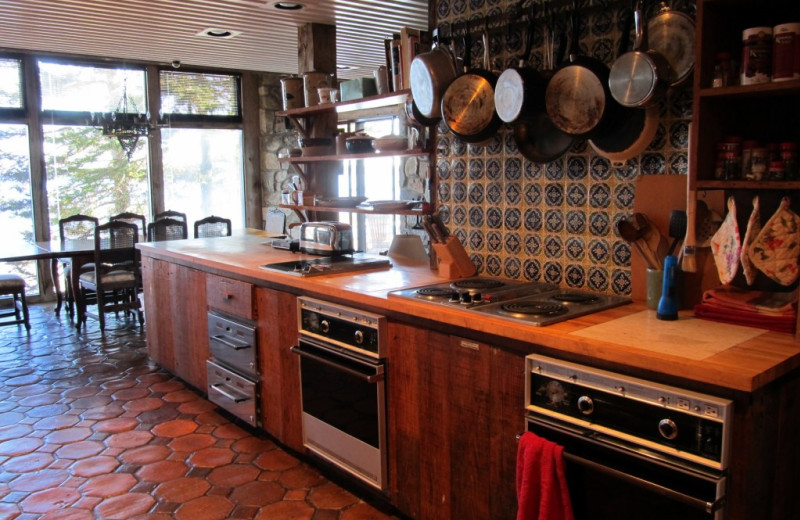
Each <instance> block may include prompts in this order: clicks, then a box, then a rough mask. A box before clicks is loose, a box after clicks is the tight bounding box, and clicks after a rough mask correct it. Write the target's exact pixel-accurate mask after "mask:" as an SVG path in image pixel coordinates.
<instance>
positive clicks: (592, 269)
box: [434, 0, 692, 295]
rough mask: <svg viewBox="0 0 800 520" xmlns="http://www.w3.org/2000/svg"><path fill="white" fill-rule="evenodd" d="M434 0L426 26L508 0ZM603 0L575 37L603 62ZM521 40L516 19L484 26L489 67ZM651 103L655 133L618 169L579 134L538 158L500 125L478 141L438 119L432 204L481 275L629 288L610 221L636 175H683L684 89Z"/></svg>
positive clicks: (610, 48) (484, 11) (606, 22)
mask: <svg viewBox="0 0 800 520" xmlns="http://www.w3.org/2000/svg"><path fill="white" fill-rule="evenodd" d="M434 1H436V4H435V7H436V9H435V13H436V17H437V19H436V21H435V23H434V26H441V25H443V24H445V25H446V24H448V23H449V24H458V23H461V22H464V21H466V20H476V19H480V18H482V17H484V16H487V15H492V16H494V15H498V14H503V13H506V12H507V11H508V10H510V9H512V8H513V6H514V5H515V4H517V3H518V2H516V1H509V0H434ZM610 5H611V6H613V7H609V8H608V9H607V10H597V9H595V10H594V14H591V15H590V16H589V17H587V18H584V21H583V22H582V24H581V26H582V29H581V40H580V44H581V52H582V53H584V54H589V55H591V56H594V57H596V58H598V59H601V60H602V61H604V62H605V63H606V64H608V65H609V66H610V65H611V64H612V63H613V61H614V57H615V52H616V49H617V47H618V45H617V42H618V39H619V35H620V29H619V26H620V20H619V18H620V16H619V14H620V8H619V7H618V6H619V5H622V4H614V3H611V4H610ZM541 29H542V27H541V26H540V27H538V30H537V32H536V37H535V39H534V52H533V55H532V58H531V60H530V64H531V65H532V66H534V67H537V68H540V67H541V63H542V47H541V41H542V38H541ZM474 40H476V41H474V43H473V45H472V62H473V64H480V59H481V55H482V49H481V45H480V39H479V38H474ZM523 40H524V36H523V34H522V33H521V31H520V30H519V29H517V28H513V29H512V30H510V31H509V30H507V29H501V30H496V31H492V34H491V36H490V55H491V56H492V57H493V59H492V68H493V69H495V70H502V69H503V68H505V67H506V66H511V65H515V64H516V61H517V59H518V58H517V56H518V55H519V53H520V52H521V50H522V47H523V43H522V42H523ZM457 50H458V46H457ZM659 109H660V114H661V118H660V122H659V128H658V132H657V134H656V137H655V138H654V139H653V141H652V143H651V144H650V145H649V147H648V148H647V149H646V151H645V152H644V153H643V154H641V155H640V156H638V157H636V158H634V159H631V160H629V161H628V162H627V163H626V164H625V165H624V166H623V167H622V168H616V167H613V166H612V165H611V164H610V162H609V161H608V160H607V159H605V158H603V157H601V156H599V155H597V154H596V153H595V152H594V150H593V149H592V148H591V146H589V144H588V142H585V141H581V142H578V143H577V144H576V145H575V146H573V147H572V148H571V149H570V150H569V151H568V152H567V153H566V154H565V155H564V156H562V157H561V158H559V159H557V160H555V161H553V162H550V163H547V164H538V163H534V162H531V161H529V160H528V159H526V158H525V157H523V156H522V155H521V154H520V153H519V151H518V149H517V145H516V143H515V141H514V137H513V131H512V130H511V129H510V127H508V126H506V125H503V127H501V130H500V132H499V133H498V134H497V135H496V136H494V138H492V139H491V141H490V142H489V143H488V144H486V145H485V146H475V145H471V144H466V143H464V142H462V141H461V140H460V139H459V138H458V137H456V136H454V135H453V134H451V133H449V132H448V131H447V128H446V127H445V126H444V125H443V124H440V125H439V127H438V128H437V142H436V151H435V153H436V168H435V172H436V186H437V194H436V197H437V208H436V209H437V211H438V212H439V214H440V215H441V217H442V219H443V220H444V222H445V223H446V224H447V226H448V227H449V228H450V230H451V232H453V233H454V234H455V235H457V236H458V237H459V239H460V240H461V242H462V244H464V247H465V248H466V250H467V252H468V253H469V254H470V257H471V258H472V260H473V262H474V263H475V265H476V266H477V268H478V271H479V272H480V273H481V274H483V275H486V276H499V277H503V278H512V279H527V280H540V281H546V282H552V283H556V284H559V285H560V286H562V287H570V288H580V289H587V290H592V291H599V292H605V293H616V294H623V295H627V294H630V292H631V273H630V259H631V249H630V247H629V246H628V244H627V243H626V242H625V241H623V240H622V239H621V238H620V237H619V236H617V233H616V226H615V224H616V222H617V220H619V219H620V218H623V217H626V216H629V215H630V214H631V213H632V212H633V202H634V198H635V196H636V184H635V181H636V179H637V177H638V176H639V175H676V174H686V172H687V153H686V152H687V147H688V126H689V121H690V120H691V117H692V93H691V89H690V88H685V89H683V90H677V91H674V92H669V94H668V95H667V97H666V98H665V99H664V100H662V101H661V103H660V106H659ZM640 203H641V201H640Z"/></svg>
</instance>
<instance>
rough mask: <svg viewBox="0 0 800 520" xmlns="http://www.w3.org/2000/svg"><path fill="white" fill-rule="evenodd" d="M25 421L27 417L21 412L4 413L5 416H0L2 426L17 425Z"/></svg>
mask: <svg viewBox="0 0 800 520" xmlns="http://www.w3.org/2000/svg"><path fill="white" fill-rule="evenodd" d="M23 419H25V415H24V414H21V413H19V412H4V413H3V414H0V426H8V425H10V424H17V423H18V422H20V421H21V420H23Z"/></svg>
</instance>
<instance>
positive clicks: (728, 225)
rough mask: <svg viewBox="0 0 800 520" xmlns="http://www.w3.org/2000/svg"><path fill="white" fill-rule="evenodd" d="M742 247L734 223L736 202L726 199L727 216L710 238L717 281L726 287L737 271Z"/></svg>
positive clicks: (737, 227)
mask: <svg viewBox="0 0 800 520" xmlns="http://www.w3.org/2000/svg"><path fill="white" fill-rule="evenodd" d="M741 250H742V245H741V241H740V237H739V224H737V223H736V202H735V201H734V200H733V197H728V214H727V215H726V216H725V220H723V221H722V225H721V226H720V227H719V229H718V230H717V232H716V233H714V236H713V237H711V253H712V254H713V255H714V262H715V263H716V264H717V274H719V281H720V282H722V284H723V285H728V284H729V283H731V281H733V278H734V277H735V276H736V271H738V270H739V257H740V253H741Z"/></svg>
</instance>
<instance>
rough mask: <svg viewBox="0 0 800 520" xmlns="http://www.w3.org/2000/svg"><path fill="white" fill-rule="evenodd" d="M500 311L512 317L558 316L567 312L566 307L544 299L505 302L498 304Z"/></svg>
mask: <svg viewBox="0 0 800 520" xmlns="http://www.w3.org/2000/svg"><path fill="white" fill-rule="evenodd" d="M500 312H501V313H503V314H508V315H511V316H514V317H523V316H544V317H547V316H558V315H559V314H564V313H565V312H567V308H566V307H564V306H563V305H560V304H558V303H551V302H546V301H535V300H534V301H521V302H513V301H512V302H506V303H504V304H502V305H501V306H500Z"/></svg>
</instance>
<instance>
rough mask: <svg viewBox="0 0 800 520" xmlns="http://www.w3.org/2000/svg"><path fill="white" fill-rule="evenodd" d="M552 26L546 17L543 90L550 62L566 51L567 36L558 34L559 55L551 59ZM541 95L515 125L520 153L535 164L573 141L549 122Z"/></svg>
mask: <svg viewBox="0 0 800 520" xmlns="http://www.w3.org/2000/svg"><path fill="white" fill-rule="evenodd" d="M555 25H556V24H555V20H554V19H553V18H549V23H548V28H547V30H546V31H545V34H544V61H545V68H544V70H542V71H541V72H540V74H541V78H542V80H543V83H544V87H543V88H544V89H546V88H547V81H548V80H549V79H550V78H551V77H552V76H553V63H554V61H553V60H554V59H555V58H557V61H559V62H560V61H562V60H563V54H564V52H565V51H566V39H565V37H566V34H565V33H564V32H563V31H560V32H559V36H558V40H559V43H558V52H556V57H554V47H555V40H556V36H555V32H554V28H555ZM541 96H542V97H541V99H540V101H539V102H538V103H535V104H534V106H535V107H536V109H535V110H532V111H531V112H530V113H526V117H524V118H520V119H518V120H517V121H516V122H515V123H514V141H515V142H516V143H517V148H519V152H520V153H521V154H522V155H523V156H524V157H525V158H527V159H528V160H530V161H533V162H536V163H548V162H551V161H555V160H556V159H558V158H559V157H561V156H562V155H564V154H565V153H566V152H567V150H569V149H570V148H571V147H572V145H573V144H574V142H575V139H574V138H573V137H572V136H571V135H569V134H567V133H565V132H562V131H561V129H560V128H558V127H556V125H554V124H553V122H552V121H550V118H549V117H548V116H547V111H546V110H545V107H544V92H542V93H541Z"/></svg>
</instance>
